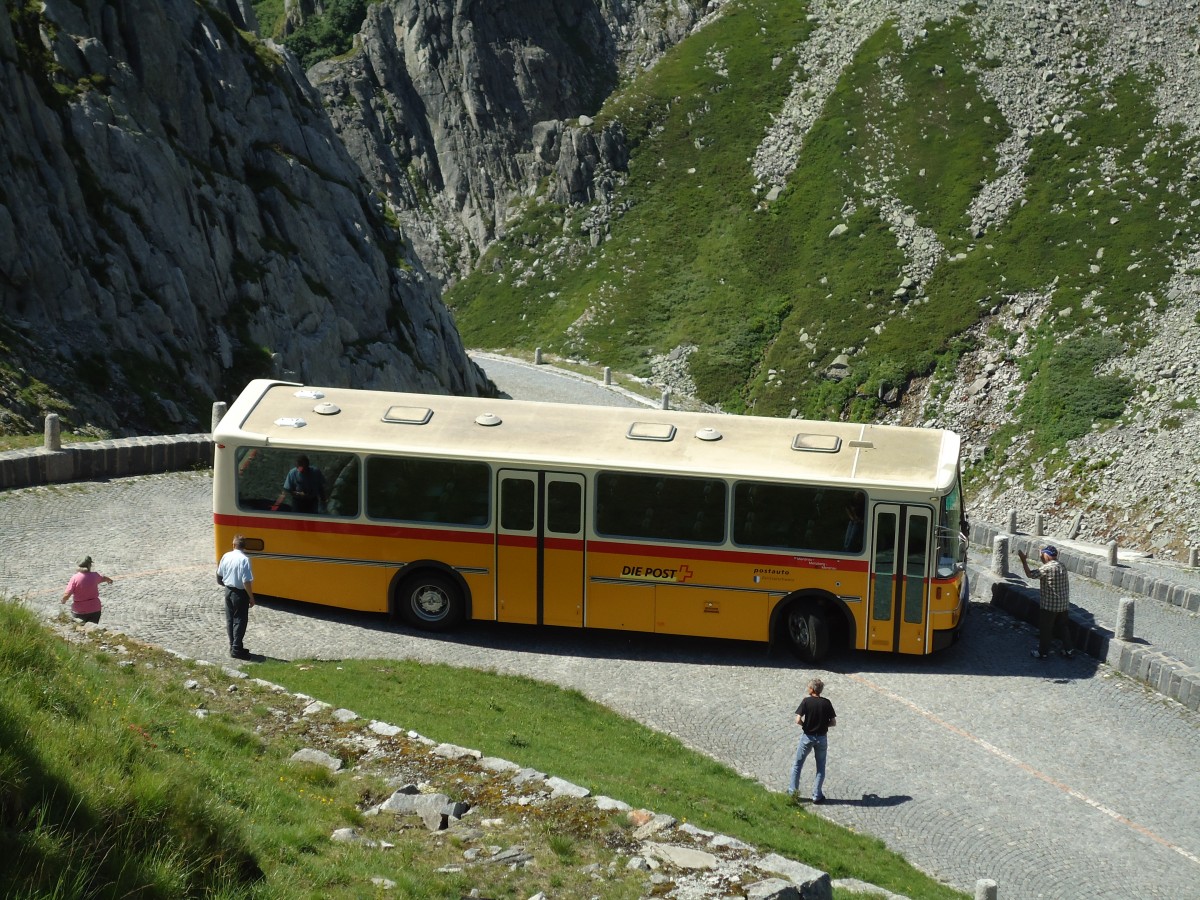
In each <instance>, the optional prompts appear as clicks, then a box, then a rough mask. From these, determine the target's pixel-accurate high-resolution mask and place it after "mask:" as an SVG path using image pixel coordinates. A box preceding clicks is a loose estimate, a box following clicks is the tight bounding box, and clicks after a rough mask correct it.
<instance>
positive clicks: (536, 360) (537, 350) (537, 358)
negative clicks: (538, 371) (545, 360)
mask: <svg viewBox="0 0 1200 900" xmlns="http://www.w3.org/2000/svg"><path fill="white" fill-rule="evenodd" d="M533 364H534V365H535V366H540V365H541V364H542V348H541V347H534V348H533Z"/></svg>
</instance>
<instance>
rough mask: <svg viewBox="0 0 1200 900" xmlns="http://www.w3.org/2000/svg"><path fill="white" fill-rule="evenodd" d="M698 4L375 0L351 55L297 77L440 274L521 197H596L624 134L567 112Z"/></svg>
mask: <svg viewBox="0 0 1200 900" xmlns="http://www.w3.org/2000/svg"><path fill="white" fill-rule="evenodd" d="M710 5H711V6H713V7H716V6H717V5H718V4H716V3H713V4H710ZM704 9H705V7H704V6H703V4H701V3H697V2H694V0H693V2H688V0H647V2H632V0H628V2H625V0H573V2H561V0H519V2H508V3H467V4H464V3H461V2H456V0H384V2H381V3H378V4H374V5H372V6H370V7H369V9H368V14H367V20H366V22H365V23H364V25H363V28H362V31H361V33H360V36H359V39H358V41H357V43H356V48H355V50H354V52H353V53H351V54H349V55H348V56H346V57H343V58H340V59H336V60H329V61H326V62H324V63H320V64H318V65H317V66H314V67H313V68H312V69H311V70H310V71H309V72H308V77H309V79H310V80H311V82H312V83H313V85H314V86H315V88H316V90H317V91H319V92H320V94H321V96H322V98H323V101H324V103H325V106H326V107H327V108H328V110H329V115H330V118H331V119H332V120H333V122H334V123H335V127H336V128H337V130H338V132H339V134H340V135H341V137H342V140H343V141H344V142H345V144H346V146H347V148H348V149H349V151H350V153H351V155H352V156H353V157H354V158H355V160H356V161H357V162H358V163H359V165H360V166H362V168H363V170H364V171H365V172H366V173H367V175H368V177H369V178H370V179H371V181H372V183H373V184H374V185H375V187H376V188H377V189H378V190H380V191H381V192H382V193H384V194H385V195H386V196H387V197H388V198H389V200H390V201H391V202H392V203H393V204H394V206H395V208H396V210H397V215H398V216H399V218H400V221H401V222H402V223H403V225H404V227H405V230H406V232H407V233H409V234H411V235H412V236H413V240H414V243H415V244H416V245H417V249H418V252H419V254H420V256H421V258H422V259H423V260H424V262H425V264H426V265H427V266H428V267H429V268H430V269H431V270H432V271H435V272H437V273H438V274H439V275H441V276H442V277H443V278H445V279H447V280H452V279H453V278H454V276H455V275H457V274H460V273H462V272H465V271H467V270H468V269H469V268H470V266H471V265H472V263H473V262H474V261H475V260H476V259H477V258H478V256H479V254H480V252H481V251H482V250H483V249H485V248H486V247H487V246H488V245H489V244H490V243H491V241H493V240H494V239H495V238H496V237H498V236H500V235H502V234H503V233H504V230H505V227H506V225H507V224H508V223H509V222H510V220H511V219H512V218H513V217H514V214H515V213H516V211H517V209H518V207H519V205H520V203H521V202H522V200H523V199H524V198H526V197H529V196H532V195H534V194H535V193H536V194H538V195H539V196H540V197H541V198H542V199H543V200H545V199H550V200H552V201H555V202H559V203H573V204H576V205H580V204H590V203H593V202H595V201H601V202H603V201H604V200H605V199H606V198H607V197H608V196H609V195H610V193H611V190H612V187H613V178H614V173H615V172H620V171H622V170H623V169H624V168H625V164H626V162H627V158H626V157H627V154H626V151H625V145H624V135H623V133H622V132H621V131H620V129H619V127H618V128H616V129H609V130H604V131H602V132H599V133H598V134H597V133H594V132H593V130H592V129H586V128H581V127H579V123H580V117H583V124H584V125H587V124H589V123H588V121H587V118H586V117H587V114H588V113H593V112H595V111H596V110H597V109H598V108H599V106H600V104H601V102H602V101H603V100H604V98H605V97H607V96H608V95H609V94H610V93H611V92H612V90H613V89H614V88H615V87H616V86H617V84H618V81H619V79H620V77H621V75H622V73H624V72H628V71H631V70H635V69H638V68H645V67H649V66H650V65H652V64H653V61H654V60H655V59H656V58H657V57H658V55H660V54H661V53H662V51H663V50H664V49H666V48H667V47H669V46H671V45H672V44H674V43H676V42H678V41H679V40H681V39H682V38H683V37H685V36H686V35H687V33H688V31H689V30H690V29H692V28H693V27H695V26H696V24H697V23H698V22H699V21H700V16H701V14H702V12H703V10H704ZM543 182H545V183H547V184H548V188H546V190H545V191H544V192H543V191H542V190H541V188H542V187H544V186H545V185H543Z"/></svg>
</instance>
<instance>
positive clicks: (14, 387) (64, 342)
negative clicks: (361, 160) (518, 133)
mask: <svg viewBox="0 0 1200 900" xmlns="http://www.w3.org/2000/svg"><path fill="white" fill-rule="evenodd" d="M8 9H9V14H8V15H6V16H4V17H3V18H0V67H2V68H0V71H2V73H3V75H2V78H0V82H2V83H3V85H4V91H3V99H0V104H2V105H0V142H2V143H3V146H4V148H5V152H4V153H3V155H2V156H0V312H2V313H3V322H2V323H0V345H2V346H3V349H4V352H3V354H0V406H3V407H4V408H5V411H4V412H0V428H4V427H7V428H11V429H13V430H21V429H23V428H24V429H28V428H34V429H37V428H40V422H39V419H38V417H39V415H40V414H41V413H42V412H45V411H46V410H47V409H57V410H58V411H60V412H61V413H62V414H63V415H64V417H65V418H66V419H67V422H68V424H69V425H70V426H72V427H76V428H78V427H81V426H84V425H85V424H92V425H96V426H101V427H105V428H108V429H112V430H116V431H123V430H133V429H163V430H181V429H187V428H191V427H194V426H196V425H200V426H202V427H207V424H208V416H209V410H210V408H211V403H212V401H213V400H214V399H232V396H233V395H235V394H236V392H237V390H238V389H239V388H240V387H241V385H242V384H243V383H244V381H245V380H246V378H248V377H252V376H254V375H258V374H265V373H267V372H269V371H271V370H274V371H277V372H280V373H281V374H289V373H290V374H293V375H294V377H296V378H298V379H300V380H304V381H308V382H312V383H327V384H337V385H345V384H350V385H354V386H357V387H387V388H399V389H414V390H426V391H434V392H447V391H452V392H457V393H480V392H485V391H487V390H488V389H489V387H490V386H489V385H488V383H487V381H486V378H485V377H484V376H483V374H482V373H481V372H480V371H479V370H478V368H477V367H475V366H474V364H472V363H471V362H470V361H469V360H468V358H467V357H466V355H465V352H464V351H463V348H462V346H461V343H460V341H459V339H458V336H457V333H456V332H455V329H454V326H453V324H452V322H451V320H450V318H449V316H448V314H447V312H446V310H445V308H444V307H443V306H442V305H441V303H440V301H439V295H438V288H437V285H436V279H433V278H431V277H430V276H429V275H428V274H427V272H426V271H425V269H424V267H423V266H422V264H421V262H420V260H419V258H418V257H417V255H416V254H415V253H414V252H413V248H412V245H411V243H410V242H409V241H408V239H407V238H406V236H405V234H404V233H403V232H402V231H401V230H400V228H399V227H397V226H398V223H397V222H396V220H395V219H394V217H390V216H389V215H388V214H387V213H386V212H385V210H384V209H383V207H382V205H381V204H380V203H379V202H378V200H377V198H376V197H375V196H374V195H373V194H372V192H371V189H370V187H369V185H368V184H367V182H366V181H365V179H364V178H363V176H362V173H361V171H360V169H359V168H358V166H357V165H356V164H355V163H354V162H353V161H352V159H351V158H350V156H349V155H348V154H347V152H346V149H345V147H344V146H343V145H342V143H341V142H340V141H339V140H338V138H337V136H336V134H335V133H334V131H333V129H332V128H331V127H330V123H329V119H328V117H327V116H326V114H325V112H324V110H323V109H322V108H321V104H320V101H319V98H318V97H317V96H316V95H315V94H314V92H313V91H312V90H311V88H310V87H309V86H308V83H307V82H306V81H305V79H304V77H303V75H302V74H301V73H299V72H298V71H295V70H294V69H291V68H289V65H288V63H287V61H286V59H285V57H284V56H281V55H280V54H279V53H277V52H276V51H275V50H274V49H273V48H272V47H271V46H269V45H268V44H265V43H262V42H260V41H258V40H257V39H256V38H255V37H254V35H253V34H252V33H251V32H250V31H249V30H247V26H252V25H253V23H252V22H248V21H247V17H248V16H250V15H251V13H250V11H249V4H243V3H239V2H238V0H227V2H226V3H224V4H223V5H222V4H196V3H193V2H190V0H127V2H122V3H120V4H113V3H106V2H102V0H74V2H67V0H48V2H46V3H43V4H16V5H14V4H9V6H8ZM272 355H274V359H272Z"/></svg>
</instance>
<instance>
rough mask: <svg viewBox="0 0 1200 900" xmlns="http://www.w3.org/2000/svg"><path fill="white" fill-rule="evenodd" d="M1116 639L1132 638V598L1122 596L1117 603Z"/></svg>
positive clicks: (1125, 639)
mask: <svg viewBox="0 0 1200 900" xmlns="http://www.w3.org/2000/svg"><path fill="white" fill-rule="evenodd" d="M1114 636H1115V637H1116V639H1117V640H1118V641H1132V640H1133V598H1132V597H1122V598H1121V601H1120V602H1119V603H1118V604H1117V628H1116V632H1115V635H1114Z"/></svg>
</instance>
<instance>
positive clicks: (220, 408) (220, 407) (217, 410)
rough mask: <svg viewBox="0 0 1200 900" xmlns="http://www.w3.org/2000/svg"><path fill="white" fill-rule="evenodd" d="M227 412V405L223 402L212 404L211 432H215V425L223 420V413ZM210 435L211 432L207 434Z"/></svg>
mask: <svg viewBox="0 0 1200 900" xmlns="http://www.w3.org/2000/svg"><path fill="white" fill-rule="evenodd" d="M227 412H229V404H228V403H226V402H225V401H224V400H218V401H217V402H216V403H214V404H213V408H212V431H216V430H217V424H218V423H219V422H220V421H221V420H222V419H223V418H225V413H227ZM209 433H210V434H211V433H212V432H209Z"/></svg>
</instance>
